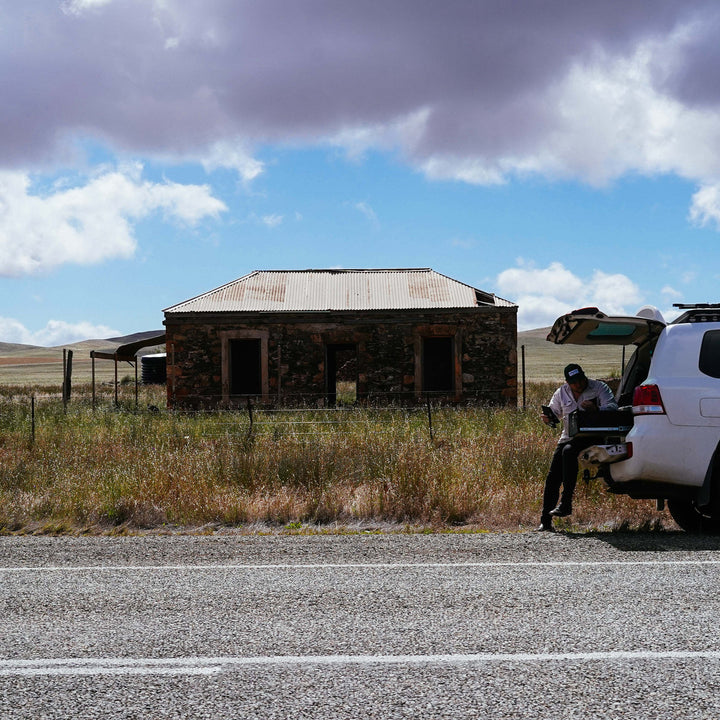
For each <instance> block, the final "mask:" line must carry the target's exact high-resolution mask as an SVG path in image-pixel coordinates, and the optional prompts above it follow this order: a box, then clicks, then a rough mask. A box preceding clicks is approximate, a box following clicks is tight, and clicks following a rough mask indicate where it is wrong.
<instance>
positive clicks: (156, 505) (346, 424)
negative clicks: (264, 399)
mask: <svg viewBox="0 0 720 720" xmlns="http://www.w3.org/2000/svg"><path fill="white" fill-rule="evenodd" d="M34 390H35V389H33V388H14V391H13V393H12V395H7V396H0V529H2V530H4V531H23V530H24V531H82V530H87V531H95V530H98V529H100V530H102V529H108V528H117V527H118V526H119V527H121V528H158V527H162V526H183V527H188V526H189V527H194V528H197V527H200V526H206V527H207V526H212V524H218V525H223V526H224V525H252V524H262V525H264V526H267V525H270V526H276V527H288V528H297V527H300V526H302V525H303V524H312V525H316V524H327V523H338V524H340V525H343V526H348V525H352V524H354V523H363V524H364V525H366V526H367V525H368V524H373V523H375V524H377V523H400V524H401V525H411V526H426V527H431V526H432V527H436V528H446V527H449V526H456V525H463V526H469V527H472V528H476V529H518V528H529V527H533V526H534V525H535V524H536V522H537V520H538V517H539V514H540V502H541V496H542V487H543V481H544V476H545V473H546V471H547V464H548V462H549V459H550V456H551V454H552V451H553V447H554V444H555V442H556V440H557V438H556V435H555V433H553V432H552V431H551V430H549V429H548V428H546V427H545V426H544V425H542V424H541V423H540V422H539V420H538V410H537V406H538V405H539V404H540V402H541V401H544V400H545V398H546V397H547V396H548V394H549V392H550V391H551V390H552V387H551V386H548V387H544V386H533V387H532V388H531V390H532V391H531V393H529V395H528V403H527V408H528V409H526V410H522V409H519V410H516V409H510V408H457V409H454V408H434V410H433V414H432V430H433V432H432V437H431V434H430V428H429V426H428V421H427V416H426V414H425V412H424V411H422V410H421V411H413V410H411V409H400V408H397V409H394V410H387V409H386V410H379V409H370V408H366V409H343V410H340V411H337V412H335V413H332V412H328V411H324V412H318V411H311V410H305V411H302V410H295V411H291V412H290V411H288V412H279V413H258V414H256V417H255V421H256V422H255V424H254V426H253V432H252V433H249V429H250V425H249V420H248V417H247V415H245V414H242V413H239V414H233V413H212V414H211V413H207V414H192V415H190V414H188V415H185V414H180V413H170V412H166V411H165V410H162V409H161V410H159V411H158V410H157V408H158V407H159V408H163V407H164V398H163V396H162V391H161V390H157V389H153V388H150V389H148V388H143V389H142V391H141V392H142V394H141V397H140V401H139V403H138V407H137V408H135V406H134V402H133V396H132V393H131V391H130V390H129V389H125V390H124V391H123V392H124V393H125V394H124V395H123V397H122V404H121V408H115V407H114V406H113V405H112V404H111V403H110V402H109V398H107V397H106V398H103V399H102V401H101V402H100V404H99V405H98V407H97V408H96V409H94V410H93V408H92V406H91V404H90V403H89V400H88V398H87V396H84V397H81V398H80V399H78V400H73V401H72V402H71V403H70V404H68V406H67V407H66V408H64V407H63V405H62V403H61V402H60V401H59V400H55V399H47V398H46V399H44V400H39V401H38V402H37V407H36V415H35V434H34V438H33V437H32V435H31V432H30V428H31V418H30V410H29V394H30V393H32V392H33V391H34ZM149 406H155V407H149ZM576 498H577V500H576V503H575V515H574V516H573V518H571V519H570V520H564V521H562V523H564V524H565V526H566V527H571V526H572V525H571V523H575V524H576V525H577V526H578V527H583V528H593V527H614V526H618V525H622V526H623V527H647V526H649V525H652V524H654V525H655V526H659V525H658V519H657V514H656V513H655V511H654V507H653V506H652V505H651V504H650V503H649V502H647V501H646V502H644V503H638V502H635V501H630V500H627V499H623V498H618V497H614V496H609V495H607V494H605V493H604V492H603V491H602V489H601V481H599V480H595V481H592V482H591V483H589V484H587V485H585V484H583V483H580V484H579V487H578V491H577V496H576Z"/></svg>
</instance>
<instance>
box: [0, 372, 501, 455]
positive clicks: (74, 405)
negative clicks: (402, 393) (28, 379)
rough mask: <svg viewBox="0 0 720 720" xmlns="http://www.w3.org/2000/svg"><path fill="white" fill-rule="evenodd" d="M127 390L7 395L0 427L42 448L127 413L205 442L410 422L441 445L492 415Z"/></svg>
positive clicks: (309, 398)
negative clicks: (195, 398)
mask: <svg viewBox="0 0 720 720" xmlns="http://www.w3.org/2000/svg"><path fill="white" fill-rule="evenodd" d="M120 390H121V391H120V392H119V394H117V395H116V393H115V389H114V388H106V389H105V392H104V393H96V394H91V393H90V392H88V391H84V390H83V389H82V388H80V389H76V391H75V395H74V396H73V398H72V400H69V399H68V398H67V397H66V396H65V395H64V394H63V393H62V392H58V391H55V392H53V391H52V390H51V389H49V388H45V389H41V390H40V391H38V392H35V391H31V390H18V391H16V392H15V393H7V392H5V393H3V394H2V395H0V428H5V429H14V430H15V431H20V432H21V433H27V436H28V438H29V440H30V442H35V438H36V434H37V433H38V432H40V431H41V430H42V429H43V428H47V427H50V426H51V427H53V428H57V427H59V426H62V425H63V424H68V425H69V424H72V423H73V422H78V421H79V418H82V421H83V422H84V423H86V424H88V426H89V427H90V428H92V425H93V423H95V424H96V425H97V426H98V427H100V426H101V424H102V423H103V422H105V421H104V420H103V418H106V417H108V416H113V415H124V416H127V417H136V418H138V420H139V422H140V423H143V422H147V423H149V422H154V419H155V418H163V417H165V418H172V419H173V420H174V421H175V422H176V423H180V422H182V423H183V424H184V428H185V430H184V432H186V433H187V434H188V436H193V437H202V438H220V437H230V438H239V439H244V440H247V439H253V438H257V437H261V436H271V437H275V438H279V437H281V436H287V435H292V436H293V437H296V438H299V439H302V438H305V439H307V438H312V437H318V436H320V435H323V434H328V433H336V434H337V433H344V434H358V433H360V434H363V435H367V436H369V437H371V436H379V435H382V434H389V433H392V432H395V431H396V426H397V425H398V424H403V425H407V426H408V427H411V428H412V429H414V430H415V431H417V432H422V433H424V434H426V436H427V437H428V438H429V439H430V440H434V439H435V438H436V435H437V431H438V427H439V425H440V424H441V423H447V422H448V418H449V417H451V416H453V415H455V414H457V413H458V412H460V411H462V410H463V409H475V410H483V409H486V410H490V411H492V408H491V407H490V406H488V405H487V403H483V402H481V401H479V400H478V399H476V398H466V399H464V400H463V402H462V403H452V402H449V401H448V399H447V397H446V396H443V395H442V394H437V395H433V394H430V393H427V394H425V395H424V396H423V397H421V398H418V399H416V401H415V403H414V404H409V403H407V402H405V403H399V402H397V397H396V396H393V395H392V394H390V393H388V394H387V395H386V396H381V395H377V396H375V397H374V398H373V402H372V403H371V402H363V403H353V404H343V403H337V404H335V405H327V404H322V403H321V398H319V397H318V396H316V395H299V394H298V395H296V396H293V397H292V398H291V402H289V403H288V404H287V405H280V404H278V403H277V402H274V401H273V402H270V401H268V399H267V398H262V397H245V398H239V399H236V400H235V401H234V402H233V403H232V404H231V405H230V404H226V405H225V406H220V405H217V404H216V406H214V407H212V406H211V404H212V403H211V402H208V406H207V407H200V408H180V409H168V408H167V407H166V402H165V400H166V394H165V392H166V391H165V388H164V387H158V386H144V387H142V389H141V392H140V393H139V394H138V393H137V392H136V391H135V389H134V388H131V387H128V388H121V389H120ZM116 397H117V398H118V399H117V400H116ZM383 401H384V402H383Z"/></svg>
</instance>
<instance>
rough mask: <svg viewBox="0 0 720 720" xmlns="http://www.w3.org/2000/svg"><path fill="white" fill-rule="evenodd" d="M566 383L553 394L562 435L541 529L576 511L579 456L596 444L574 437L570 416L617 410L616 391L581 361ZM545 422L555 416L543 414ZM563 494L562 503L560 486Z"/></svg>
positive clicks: (552, 404) (547, 485)
mask: <svg viewBox="0 0 720 720" xmlns="http://www.w3.org/2000/svg"><path fill="white" fill-rule="evenodd" d="M564 373H565V380H566V382H565V384H564V385H561V386H560V387H559V388H558V389H557V390H556V391H555V392H554V394H553V396H552V399H551V400H550V403H549V406H548V407H549V408H550V409H551V410H552V411H553V412H554V413H555V415H556V416H557V418H558V420H560V421H561V422H562V434H561V435H560V439H559V440H558V444H557V448H556V449H555V452H554V453H553V456H552V460H551V461H550V470H549V471H548V474H547V477H546V478H545V489H544V492H543V508H542V515H541V516H540V527H539V528H538V530H552V529H553V526H552V519H553V518H554V517H565V516H567V515H570V514H571V513H572V497H573V492H574V491H575V484H576V483H577V475H578V455H579V454H580V451H581V450H584V449H585V448H586V447H589V446H590V445H592V444H593V440H592V439H588V438H583V437H578V438H571V437H570V434H569V432H568V417H569V415H570V413H571V412H573V411H574V410H583V411H592V410H617V409H618V405H617V402H615V396H614V395H613V393H612V390H610V388H609V387H608V386H607V385H606V384H605V383H604V382H603V381H602V380H590V379H589V378H587V377H586V375H585V373H584V372H583V369H582V368H581V367H580V366H579V365H578V364H577V363H571V364H570V365H568V366H567V367H566V368H565V370H564ZM541 418H542V421H543V422H544V423H546V424H550V423H551V422H552V419H551V418H550V417H548V416H547V415H545V414H544V413H543V414H542V415H541ZM561 485H562V497H560V503H559V504H557V505H556V503H557V502H558V497H559V496H560V486H561Z"/></svg>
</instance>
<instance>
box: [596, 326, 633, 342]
mask: <svg viewBox="0 0 720 720" xmlns="http://www.w3.org/2000/svg"><path fill="white" fill-rule="evenodd" d="M635 330H636V326H635V325H630V324H628V325H621V324H619V323H618V324H610V323H606V324H603V323H601V324H600V325H598V326H597V327H596V328H595V329H594V330H591V331H590V332H589V333H588V335H587V336H588V338H605V339H608V338H626V337H630V335H632V334H633V333H634V332H635Z"/></svg>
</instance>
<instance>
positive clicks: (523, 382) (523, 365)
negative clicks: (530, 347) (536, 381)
mask: <svg viewBox="0 0 720 720" xmlns="http://www.w3.org/2000/svg"><path fill="white" fill-rule="evenodd" d="M520 349H521V350H522V399H523V405H522V407H523V410H524V409H525V346H524V345H523V346H522V347H521V348H520Z"/></svg>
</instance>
